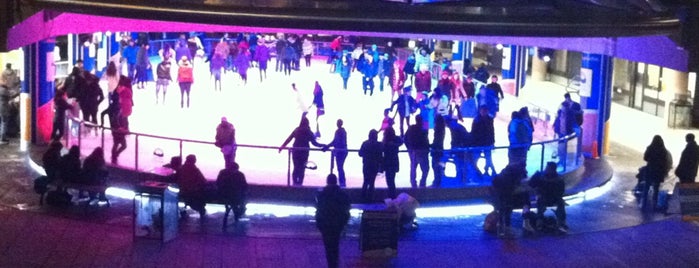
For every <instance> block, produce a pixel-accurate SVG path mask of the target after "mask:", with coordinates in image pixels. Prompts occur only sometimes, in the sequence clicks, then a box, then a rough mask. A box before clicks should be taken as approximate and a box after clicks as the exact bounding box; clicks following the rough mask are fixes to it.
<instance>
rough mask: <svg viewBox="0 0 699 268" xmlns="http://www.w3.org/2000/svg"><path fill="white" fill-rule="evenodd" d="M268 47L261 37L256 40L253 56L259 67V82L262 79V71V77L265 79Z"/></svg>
mask: <svg viewBox="0 0 699 268" xmlns="http://www.w3.org/2000/svg"><path fill="white" fill-rule="evenodd" d="M269 57H270V56H269V48H268V47H267V45H266V44H265V41H264V40H263V39H258V40H257V49H255V56H254V57H253V58H254V59H255V61H257V64H258V66H259V67H260V68H259V70H260V82H262V81H263V78H262V74H263V73H264V79H267V62H269Z"/></svg>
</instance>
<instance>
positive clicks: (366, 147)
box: [359, 129, 383, 202]
mask: <svg viewBox="0 0 699 268" xmlns="http://www.w3.org/2000/svg"><path fill="white" fill-rule="evenodd" d="M378 138H379V132H378V131H376V130H375V129H372V130H371V131H369V139H368V140H366V141H364V143H362V147H360V148H359V156H360V157H362V164H363V166H362V173H363V174H364V183H363V184H362V197H363V198H364V201H365V202H371V201H372V200H373V197H374V182H375V181H376V174H377V173H379V171H380V170H381V166H382V165H381V162H382V160H383V144H381V143H380V142H379V141H378Z"/></svg>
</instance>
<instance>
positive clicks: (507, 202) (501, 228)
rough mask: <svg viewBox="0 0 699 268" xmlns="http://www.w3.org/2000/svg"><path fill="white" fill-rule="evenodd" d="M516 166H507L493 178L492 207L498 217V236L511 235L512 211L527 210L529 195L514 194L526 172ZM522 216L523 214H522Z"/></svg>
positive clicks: (513, 164) (512, 164) (511, 164)
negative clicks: (521, 207) (493, 195)
mask: <svg viewBox="0 0 699 268" xmlns="http://www.w3.org/2000/svg"><path fill="white" fill-rule="evenodd" d="M522 170H523V169H521V168H520V167H519V166H518V164H515V163H510V164H508V165H507V166H506V167H505V168H504V169H503V170H502V172H501V173H500V174H498V175H497V176H495V177H494V178H493V190H494V193H495V198H494V201H495V202H494V206H495V209H497V211H498V214H499V216H500V218H499V221H498V236H501V237H502V236H509V235H511V234H512V230H511V227H512V222H511V220H512V210H513V209H515V208H517V207H519V206H522V205H524V207H526V208H528V203H529V194H527V193H525V194H524V195H520V194H515V189H517V187H518V186H520V184H521V180H522V178H525V177H526V176H527V175H526V170H525V171H524V172H522ZM523 214H524V213H523Z"/></svg>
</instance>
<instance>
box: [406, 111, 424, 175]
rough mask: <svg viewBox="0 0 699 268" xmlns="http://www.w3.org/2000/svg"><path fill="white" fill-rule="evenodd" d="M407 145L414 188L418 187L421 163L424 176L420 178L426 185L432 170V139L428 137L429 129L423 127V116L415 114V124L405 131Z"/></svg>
mask: <svg viewBox="0 0 699 268" xmlns="http://www.w3.org/2000/svg"><path fill="white" fill-rule="evenodd" d="M405 147H407V148H408V155H409V156H410V184H411V186H412V187H413V188H415V187H417V181H416V177H417V172H416V169H417V166H418V165H420V170H421V171H422V177H421V178H420V187H425V186H426V184H427V173H429V172H430V166H429V160H428V158H429V153H430V141H429V139H428V138H427V130H425V129H424V128H423V127H422V117H421V116H420V115H417V116H415V124H414V125H412V126H410V127H409V128H408V131H406V132H405Z"/></svg>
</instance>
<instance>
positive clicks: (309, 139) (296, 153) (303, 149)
mask: <svg viewBox="0 0 699 268" xmlns="http://www.w3.org/2000/svg"><path fill="white" fill-rule="evenodd" d="M292 139H293V140H294V144H293V146H294V147H293V148H291V149H290V150H291V159H292V162H293V164H294V168H293V171H292V172H291V178H292V181H293V184H294V186H301V185H303V177H304V176H305V173H306V162H308V153H309V148H310V145H309V144H313V145H314V146H316V147H321V148H322V147H323V146H325V145H323V144H320V143H318V142H317V141H316V138H315V135H314V134H313V131H311V127H310V123H309V121H308V118H306V116H302V117H301V122H300V123H299V126H298V127H297V128H296V129H294V131H292V132H291V134H290V135H289V137H288V138H286V140H285V141H284V143H283V144H282V146H281V147H280V148H279V152H280V153H281V151H282V150H284V149H286V145H287V144H289V142H291V140H292Z"/></svg>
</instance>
